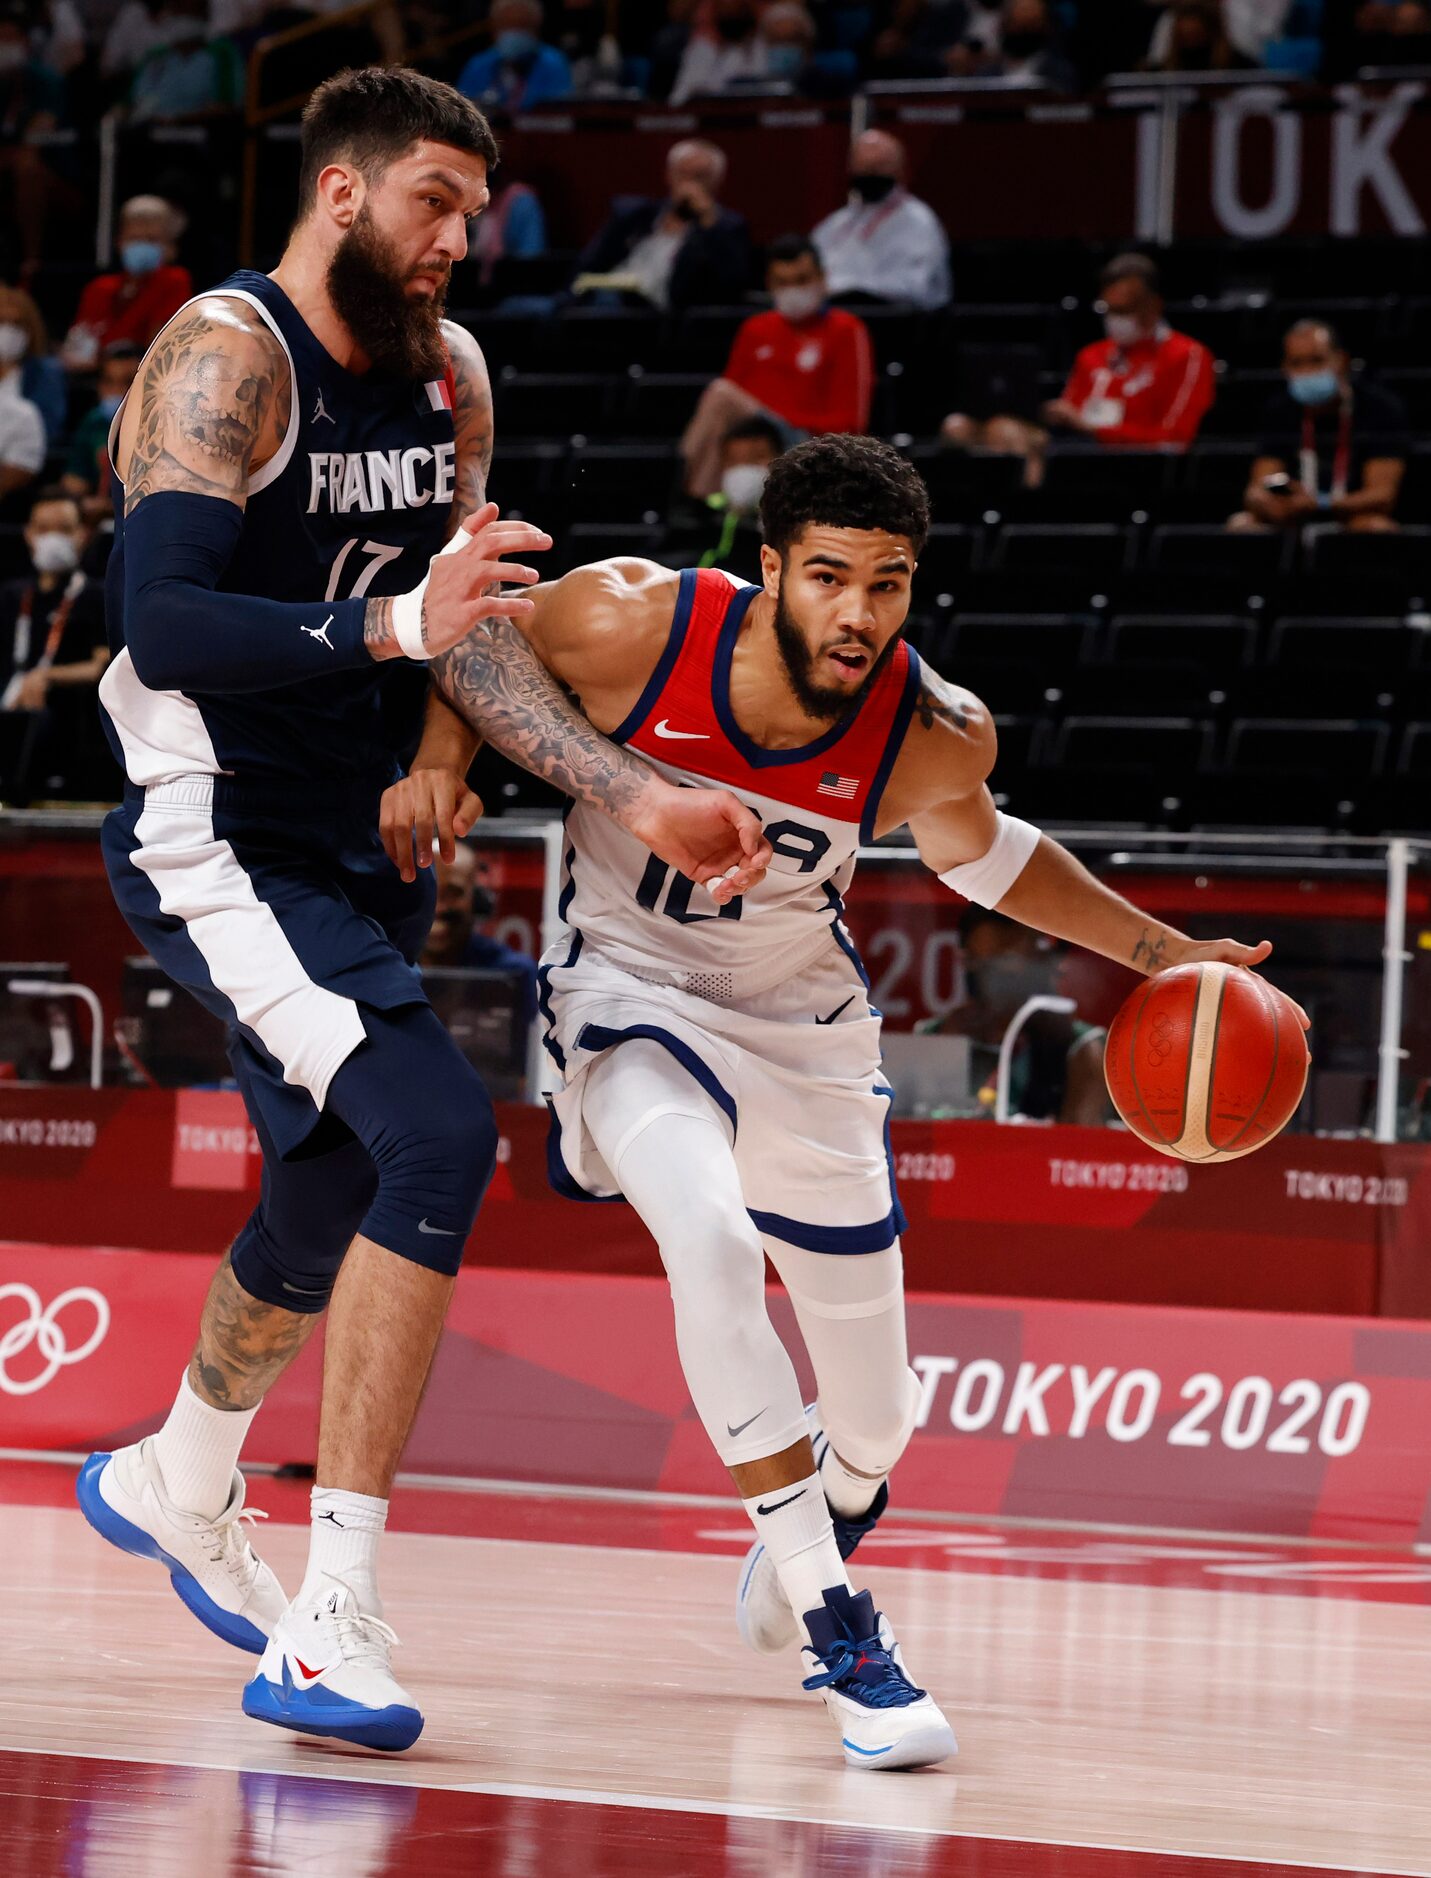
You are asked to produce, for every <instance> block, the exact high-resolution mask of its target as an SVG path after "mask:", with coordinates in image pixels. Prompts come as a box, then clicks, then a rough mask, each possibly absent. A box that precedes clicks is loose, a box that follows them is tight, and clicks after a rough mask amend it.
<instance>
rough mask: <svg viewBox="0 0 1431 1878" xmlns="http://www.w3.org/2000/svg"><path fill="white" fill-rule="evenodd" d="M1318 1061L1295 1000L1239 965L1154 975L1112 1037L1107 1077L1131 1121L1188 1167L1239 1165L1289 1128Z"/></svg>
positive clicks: (1126, 1007) (1128, 1007)
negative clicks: (1218, 1163) (1213, 1163)
mask: <svg viewBox="0 0 1431 1878" xmlns="http://www.w3.org/2000/svg"><path fill="white" fill-rule="evenodd" d="M1310 1062H1311V1058H1310V1056H1309V1054H1308V1050H1307V1041H1306V1037H1305V1035H1304V1033H1303V1030H1302V1026H1301V1023H1300V1021H1299V1019H1298V1016H1297V1012H1296V1010H1295V1008H1294V1006H1293V1005H1292V1003H1291V1000H1290V999H1288V998H1286V997H1284V996H1283V995H1282V993H1281V992H1280V991H1278V990H1277V989H1276V987H1275V986H1273V985H1269V984H1268V983H1267V981H1266V979H1265V978H1259V977H1257V975H1256V974H1255V973H1254V972H1249V971H1244V970H1243V968H1242V967H1241V966H1237V965H1179V966H1176V967H1174V968H1173V970H1171V971H1167V972H1160V973H1159V974H1158V975H1157V976H1156V977H1155V978H1150V979H1149V980H1148V981H1147V983H1146V984H1142V985H1139V987H1138V989H1137V990H1136V991H1135V992H1134V993H1133V995H1132V996H1131V997H1130V998H1129V999H1128V1000H1127V1002H1126V1003H1125V1004H1124V1005H1123V1008H1122V1009H1121V1010H1120V1011H1119V1013H1118V1015H1117V1017H1115V1018H1114V1020H1113V1023H1112V1025H1111V1027H1110V1029H1109V1032H1108V1042H1107V1046H1106V1048H1105V1050H1104V1053H1103V1073H1104V1075H1105V1076H1106V1078H1107V1081H1108V1092H1109V1094H1110V1095H1111V1096H1112V1098H1113V1103H1114V1106H1115V1108H1116V1109H1117V1110H1118V1113H1119V1114H1120V1115H1121V1116H1122V1117H1123V1120H1124V1121H1125V1122H1126V1123H1127V1124H1128V1126H1129V1127H1130V1128H1131V1129H1132V1131H1133V1133H1134V1134H1135V1135H1137V1137H1138V1138H1139V1140H1140V1141H1146V1142H1147V1144H1148V1146H1149V1147H1150V1148H1157V1149H1158V1150H1159V1151H1160V1152H1161V1153H1163V1154H1171V1155H1174V1156H1176V1158H1177V1159H1178V1160H1181V1161H1235V1160H1238V1159H1240V1158H1241V1156H1243V1155H1244V1154H1251V1153H1253V1152H1254V1151H1255V1150H1256V1149H1258V1148H1260V1147H1263V1146H1265V1144H1266V1143H1267V1142H1269V1141H1270V1140H1272V1138H1273V1136H1274V1135H1278V1134H1280V1133H1281V1132H1282V1130H1283V1129H1284V1128H1285V1127H1286V1126H1287V1123H1288V1122H1289V1121H1290V1120H1291V1119H1292V1117H1293V1115H1294V1114H1295V1113H1296V1111H1297V1104H1298V1103H1299V1102H1300V1101H1301V1099H1302V1091H1303V1089H1304V1088H1305V1087H1306V1082H1307V1070H1308V1067H1309V1065H1310Z"/></svg>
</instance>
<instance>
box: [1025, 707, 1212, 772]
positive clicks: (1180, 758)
mask: <svg viewBox="0 0 1431 1878" xmlns="http://www.w3.org/2000/svg"><path fill="white" fill-rule="evenodd" d="M1211 750H1212V726H1211V725H1210V724H1209V723H1207V722H1205V721H1204V720H1201V719H1198V718H1192V717H1136V718H1127V717H1081V716H1075V717H1067V718H1065V719H1064V721H1063V723H1062V724H1061V725H1060V727H1059V729H1058V732H1057V734H1056V735H1055V737H1054V739H1053V743H1052V747H1051V750H1050V757H1049V760H1050V763H1051V764H1052V766H1053V767H1055V768H1058V769H1069V770H1076V769H1093V770H1142V771H1146V772H1147V773H1148V774H1150V775H1162V776H1164V777H1169V778H1176V777H1179V776H1191V775H1194V774H1195V773H1196V772H1197V771H1198V769H1200V768H1201V767H1202V766H1203V764H1204V762H1205V761H1206V760H1207V758H1208V756H1209V755H1210V753H1211Z"/></svg>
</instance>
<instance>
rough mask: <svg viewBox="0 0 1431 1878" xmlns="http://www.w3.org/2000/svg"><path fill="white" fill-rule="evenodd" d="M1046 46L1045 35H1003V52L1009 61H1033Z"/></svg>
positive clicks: (1046, 36)
mask: <svg viewBox="0 0 1431 1878" xmlns="http://www.w3.org/2000/svg"><path fill="white" fill-rule="evenodd" d="M1047 44H1048V35H1047V33H1019V32H1013V33H1005V34H1004V51H1005V52H1007V53H1008V55H1009V57H1010V58H1011V59H1019V60H1022V59H1035V58H1037V57H1038V55H1039V53H1040V52H1042V51H1043V49H1044V47H1045V46H1046V45H1047Z"/></svg>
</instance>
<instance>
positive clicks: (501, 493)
mask: <svg viewBox="0 0 1431 1878" xmlns="http://www.w3.org/2000/svg"><path fill="white" fill-rule="evenodd" d="M566 458H567V446H566V445H565V444H564V443H522V442H521V441H517V442H509V441H508V440H507V439H506V438H505V437H504V438H503V439H502V454H501V459H500V461H498V460H496V459H495V458H494V460H493V464H492V474H491V477H490V479H489V482H488V493H489V495H490V496H491V498H492V500H493V501H494V502H495V503H497V505H498V506H499V507H500V509H501V511H502V513H503V515H511V516H513V517H520V518H521V520H523V521H528V522H536V523H537V524H538V525H539V526H540V527H543V528H546V529H547V530H548V532H551V529H552V526H553V523H554V522H556V523H559V522H560V519H561V516H560V514H559V513H558V507H559V505H560V504H561V503H562V502H563V501H564V497H563V495H562V494H561V491H562V490H563V487H564V485H565V481H566V477H565V470H566Z"/></svg>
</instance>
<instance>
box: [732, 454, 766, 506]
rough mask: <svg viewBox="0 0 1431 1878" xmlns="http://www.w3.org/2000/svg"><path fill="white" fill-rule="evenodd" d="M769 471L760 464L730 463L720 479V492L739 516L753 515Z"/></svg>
mask: <svg viewBox="0 0 1431 1878" xmlns="http://www.w3.org/2000/svg"><path fill="white" fill-rule="evenodd" d="M769 473H770V472H769V471H768V470H767V469H766V468H765V467H764V466H763V465H762V464H760V463H732V464H731V466H730V468H729V469H728V470H727V471H726V472H725V474H724V475H723V476H722V477H721V479H720V492H721V494H722V495H723V496H724V497H725V499H726V501H727V502H728V503H729V504H730V506H731V507H732V508H733V509H734V510H735V511H736V512H737V513H738V514H740V515H753V514H754V513H755V511H756V510H757V509H758V508H759V507H760V497H761V494H762V492H763V491H764V488H765V478H766V477H767V476H768V475H769Z"/></svg>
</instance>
